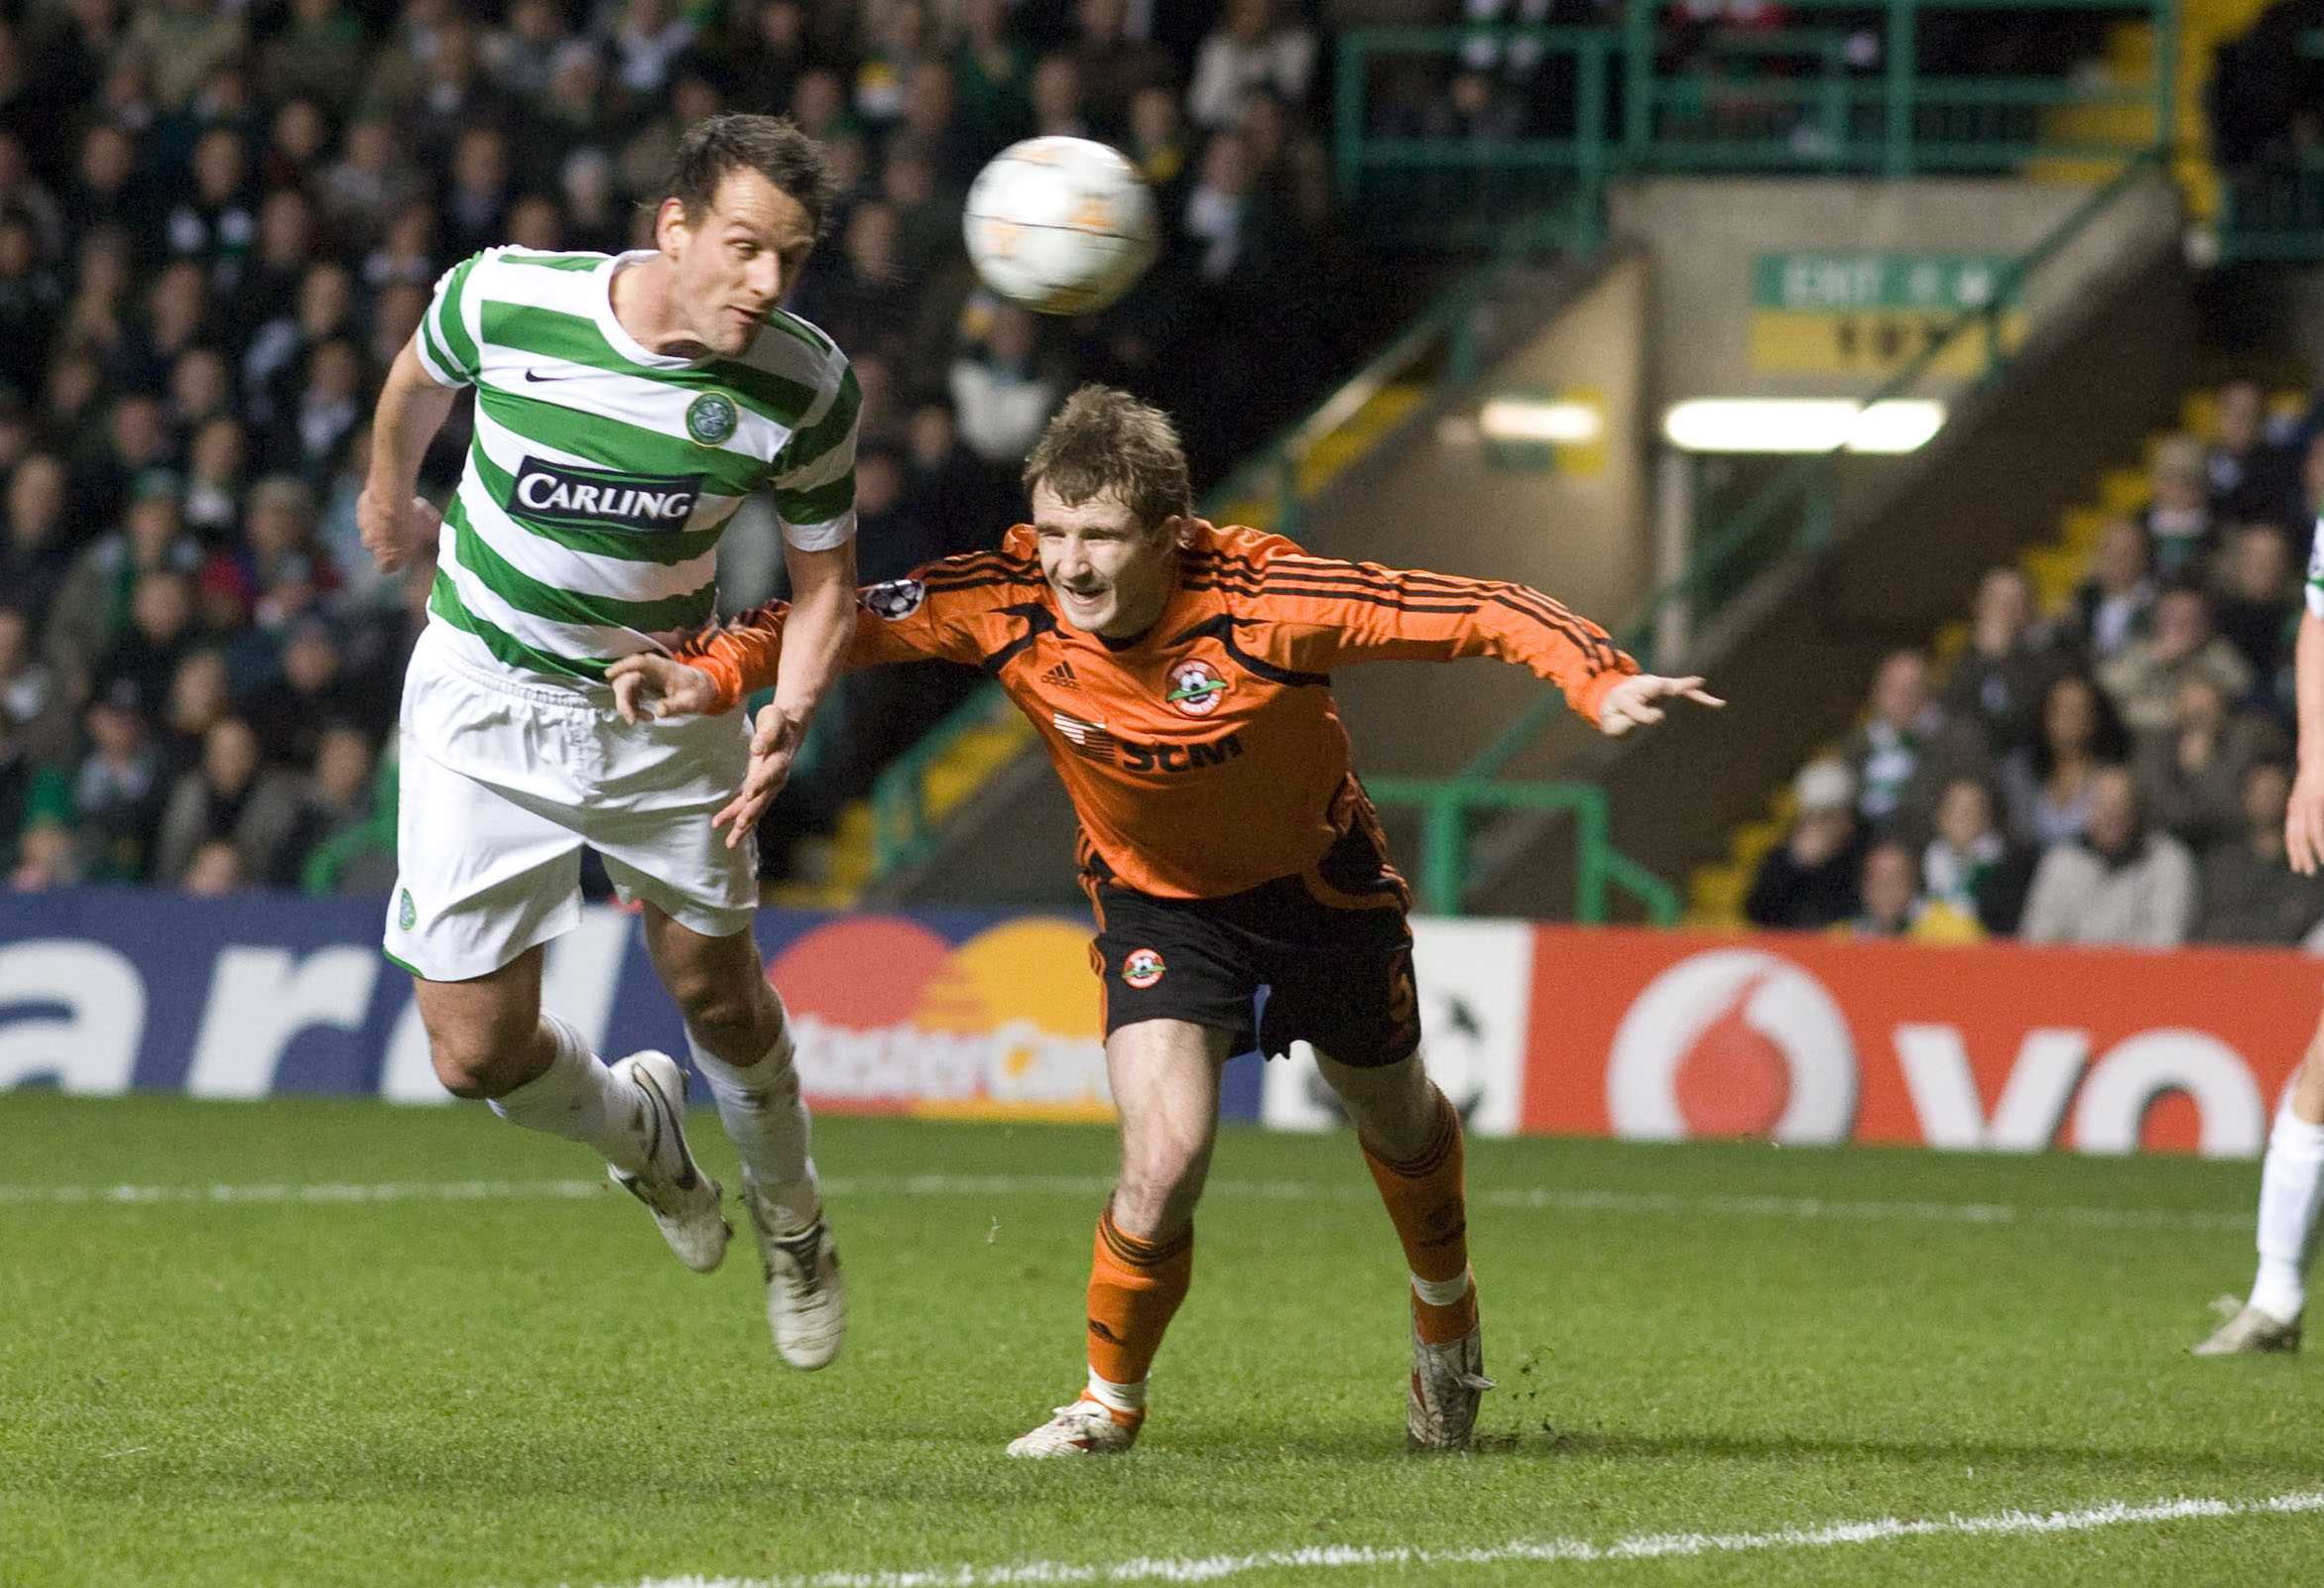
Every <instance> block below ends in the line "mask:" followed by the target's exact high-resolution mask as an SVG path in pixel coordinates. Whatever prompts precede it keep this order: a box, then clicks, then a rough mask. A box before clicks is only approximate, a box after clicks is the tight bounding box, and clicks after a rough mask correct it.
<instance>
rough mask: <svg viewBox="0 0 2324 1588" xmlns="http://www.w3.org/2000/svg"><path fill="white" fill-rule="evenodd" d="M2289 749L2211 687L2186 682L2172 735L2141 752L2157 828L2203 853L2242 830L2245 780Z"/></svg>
mask: <svg viewBox="0 0 2324 1588" xmlns="http://www.w3.org/2000/svg"><path fill="white" fill-rule="evenodd" d="M2289 749H2290V746H2288V745H2286V744H2285V743H2284V739H2283V734H2282V732H2281V731H2280V730H2279V729H2277V727H2276V726H2275V725H2274V724H2273V723H2271V722H2269V721H2267V720H2266V719H2265V718H2263V717H2257V716H2253V715H2251V714H2249V713H2243V714H2234V713H2231V711H2230V710H2229V706H2228V702H2227V699H2226V697H2225V696H2224V695H2222V694H2221V693H2220V692H2219V686H2218V685H2217V684H2216V683H2214V682H2212V681H2211V680H2210V679H2208V678H2201V677H2189V678H2183V679H2181V680H2180V682H2179V696H2178V713H2177V716H2176V717H2175V719H2174V720H2173V721H2172V724H2171V726H2170V728H2169V729H2168V730H2167V731H2165V732H2162V733H2159V734H2155V735H2153V736H2152V737H2150V738H2148V739H2147V740H2145V741H2144V742H2143V743H2141V746H2140V747H2139V756H2138V760H2137V763H2136V765H2135V770H2136V772H2137V774H2138V778H2139V792H2140V794H2141V798H2142V799H2143V801H2144V803H2145V806H2146V810H2147V812H2148V814H2149V816H2150V818H2151V819H2152V820H2153V821H2154V823H2155V825H2157V826H2159V827H2161V828H2162V829H2163V830H2165V831H2166V832H2168V833H2170V834H2171V835H2172V836H2173V837H2175V838H2177V839H2178V840H2179V841H2180V842H2181V843H2184V844H2185V845H2187V847H2188V848H2189V849H2192V850H2194V851H2196V852H2197V853H2200V852H2201V851H2202V850H2204V849H2206V848H2208V847H2209V846H2211V845H2212V844H2214V843H2216V842H2218V841H2219V840H2221V839H2223V838H2225V837H2227V836H2228V835H2229V834H2231V833H2233V832H2235V831H2237V830H2239V829H2240V828H2241V827H2242V826H2243V820H2244V818H2243V787H2244V777H2245V775H2246V774H2247V773H2248V772H2250V771H2251V769H2252V768H2253V766H2255V765H2256V764H2258V763H2260V762H2263V761H2275V760H2280V759H2281V758H2282V757H2283V756H2284V755H2285V754H2286V753H2287V752H2288V751H2289Z"/></svg>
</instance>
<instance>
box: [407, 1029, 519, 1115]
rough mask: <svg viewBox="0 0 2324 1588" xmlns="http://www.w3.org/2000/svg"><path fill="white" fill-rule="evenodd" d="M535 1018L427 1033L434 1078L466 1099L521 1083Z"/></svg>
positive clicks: (505, 1091) (503, 1092)
mask: <svg viewBox="0 0 2324 1588" xmlns="http://www.w3.org/2000/svg"><path fill="white" fill-rule="evenodd" d="M537 1027H538V1022H529V1023H524V1024H512V1023H503V1022H480V1023H478V1024H476V1025H473V1026H461V1027H456V1028H454V1029H452V1030H449V1031H442V1032H432V1033H430V1034H429V1035H428V1058H429V1059H430V1061H432V1062H433V1064H434V1066H435V1078H436V1079H437V1080H438V1081H440V1082H442V1083H443V1089H444V1090H445V1091H447V1092H449V1093H451V1094H452V1095H453V1096H454V1097H464V1098H467V1099H468V1100H469V1101H471V1102H474V1101H480V1100H482V1099H485V1098H492V1097H501V1096H505V1095H506V1094H508V1093H509V1092H511V1091H513V1090H515V1089H516V1087H517V1086H518V1085H519V1084H521V1081H520V1079H519V1078H520V1077H521V1076H522V1075H523V1073H524V1069H525V1060H526V1057H527V1055H528V1053H529V1052H530V1050H531V1044H532V1038H533V1036H534V1032H535V1030H536V1029H537Z"/></svg>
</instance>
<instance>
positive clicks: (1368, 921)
mask: <svg viewBox="0 0 2324 1588" xmlns="http://www.w3.org/2000/svg"><path fill="white" fill-rule="evenodd" d="M1094 898H1095V900H1096V903H1097V913H1098V934H1097V939H1096V941H1095V942H1093V943H1091V944H1090V960H1091V962H1092V964H1093V965H1094V967H1095V968H1096V970H1097V973H1098V978H1099V981H1100V983H1101V985H1102V986H1103V987H1104V989H1105V993H1104V997H1105V1013H1106V1035H1107V1036H1109V1037H1110V1036H1112V1035H1113V1034H1114V1032H1115V1031H1116V1030H1118V1029H1119V1028H1121V1027H1124V1026H1131V1025H1135V1024H1137V1023H1138V1022H1139V1021H1142V1020H1181V1021H1186V1022H1188V1023H1189V1024H1191V1025H1196V1026H1204V1027H1208V1028H1210V1029H1211V1030H1214V1031H1225V1032H1229V1033H1231V1034H1233V1036H1234V1038H1235V1044H1236V1045H1235V1048H1234V1051H1236V1052H1238V1053H1240V1052H1247V1051H1249V1050H1250V1049H1251V1048H1252V1047H1254V1046H1256V1047H1258V1048H1259V1050H1260V1051H1261V1052H1263V1053H1265V1054H1267V1055H1268V1056H1270V1057H1274V1056H1277V1055H1279V1054H1282V1053H1284V1052H1287V1051H1289V1049H1290V1045H1291V1043H1293V1042H1295V1041H1305V1042H1311V1043H1313V1044H1314V1045H1315V1047H1316V1048H1317V1049H1318V1050H1319V1051H1321V1052H1323V1053H1326V1054H1328V1055H1329V1056H1331V1057H1332V1058H1335V1059H1337V1060H1339V1062H1341V1063H1343V1064H1352V1065H1355V1066H1357V1067H1359V1068H1372V1067H1376V1066H1378V1065H1382V1064H1393V1063H1396V1062H1397V1061H1398V1060H1400V1059H1402V1058H1404V1057H1406V1056H1407V1054H1409V1053H1410V1052H1411V1051H1412V1050H1413V1049H1414V1048H1416V1047H1418V1046H1419V1045H1420V1018H1419V1004H1418V1000H1417V998H1416V997H1415V996H1414V994H1413V988H1412V931H1411V927H1410V926H1408V925H1407V924H1406V921H1405V913H1404V911H1403V910H1402V909H1400V908H1397V907H1396V906H1394V905H1382V906H1378V907H1375V908H1372V909H1360V910H1348V909H1339V908H1335V907H1333V906H1330V905H1326V904H1323V903H1322V902H1320V901H1319V900H1317V899H1316V898H1315V897H1314V895H1313V894H1311V893H1310V892H1308V890H1307V887H1306V885H1305V884H1304V883H1303V882H1302V881H1301V880H1300V879H1299V878H1297V877H1280V878H1278V879H1276V880H1275V881H1274V882H1270V883H1263V884H1261V885H1260V886H1259V887H1257V888H1253V889H1249V890H1247V891H1245V892H1243V893H1239V894H1231V895H1229V896H1227V897H1225V898H1223V899H1158V898H1156V897H1154V896H1153V895H1151V894H1143V893H1138V892H1136V891H1135V890H1132V889H1128V888H1123V887H1121V886H1119V885H1118V884H1114V883H1105V884H1102V885H1100V886H1098V887H1097V888H1096V889H1095V890H1094ZM1263 989H1264V991H1265V995H1266V996H1265V998H1264V1000H1263V999H1262V998H1261V996H1260V995H1261V992H1262V990H1263Z"/></svg>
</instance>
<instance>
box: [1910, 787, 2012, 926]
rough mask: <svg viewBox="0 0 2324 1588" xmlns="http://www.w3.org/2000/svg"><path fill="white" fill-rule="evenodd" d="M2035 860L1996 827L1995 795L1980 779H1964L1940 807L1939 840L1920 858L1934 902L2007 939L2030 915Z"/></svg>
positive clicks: (1930, 843)
mask: <svg viewBox="0 0 2324 1588" xmlns="http://www.w3.org/2000/svg"><path fill="white" fill-rule="evenodd" d="M2034 858H2035V857H2034V853H2033V851H2032V850H2031V849H2030V848H2028V847H2026V846H2025V845H2024V844H2021V843H2017V842H2014V841H2013V840H2012V839H2011V838H2010V837H2009V835H2008V834H2006V833H2004V832H2003V831H2002V830H2001V828H2000V826H1999V825H1998V824H1997V823H1996V822H1995V820H1994V802H1993V791H1992V790H1991V789H1990V788H1988V787H1987V786H1986V784H1985V783H1984V782H1983V781H1981V780H1979V779H1976V778H1960V779H1956V780H1955V781H1954V782H1952V783H1950V784H1948V785H1947V786H1946V788H1945V793H1944V797H1943V798H1942V799H1940V800H1939V801H1938V803H1937V811H1936V836H1935V837H1933V838H1931V839H1929V841H1928V847H1927V848H1925V849H1923V850H1922V851H1921V855H1920V875H1921V882H1922V886H1923V887H1924V888H1925V889H1926V891H1927V895H1928V898H1929V899H1930V900H1931V901H1932V902H1937V903H1942V904H1944V905H1945V906H1946V907H1947V908H1949V909H1950V910H1951V911H1953V912H1954V914H1956V915H1957V916H1960V917H1962V918H1963V919H1965V920H1972V921H1975V922H1976V923H1977V924H1978V925H1980V926H1982V927H1983V928H1984V929H1985V930H1986V931H1988V932H1990V933H1992V934H1994V935H1995V936H2001V937H2006V936H2009V935H2011V934H2012V933H2014V932H2016V931H2017V929H2018V917H2019V916H2022V915H2023V914H2024V912H2025V891H2026V889H2027V888H2029V887H2030V886H2032V882H2033V864H2034Z"/></svg>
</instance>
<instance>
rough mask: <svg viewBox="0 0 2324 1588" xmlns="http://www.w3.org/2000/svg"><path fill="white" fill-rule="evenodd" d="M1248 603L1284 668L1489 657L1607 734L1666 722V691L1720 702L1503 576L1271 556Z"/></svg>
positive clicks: (1307, 669) (1325, 669) (1692, 682)
mask: <svg viewBox="0 0 2324 1588" xmlns="http://www.w3.org/2000/svg"><path fill="white" fill-rule="evenodd" d="M1253 610H1254V611H1255V612H1256V613H1258V614H1260V615H1265V616H1270V617H1273V618H1274V619H1275V622H1274V625H1273V634H1274V636H1275V638H1274V640H1273V641H1272V642H1271V643H1272V645H1273V647H1274V648H1275V649H1277V650H1279V651H1280V652H1281V653H1282V655H1280V656H1279V657H1277V658H1275V660H1277V661H1278V662H1279V663H1280V664H1281V665H1284V666H1287V667H1291V668H1295V669H1298V670H1300V671H1302V672H1330V671H1331V670H1332V669H1333V668H1336V667H1345V666H1347V665H1349V664H1351V663H1357V662H1381V661H1393V660H1399V659H1402V660H1410V661H1424V662H1449V661H1452V660H1454V659H1456V658H1459V657H1496V658H1499V659H1500V660H1502V661H1504V662H1514V663H1516V664H1518V665H1519V666H1521V667H1527V668H1530V669H1531V670H1532V671H1533V672H1534V673H1535V674H1536V675H1538V676H1540V677H1543V678H1546V679H1548V680H1549V681H1550V682H1552V683H1554V684H1556V685H1557V686H1558V688H1560V689H1561V690H1563V691H1564V692H1565V698H1566V700H1567V702H1568V703H1570V704H1571V705H1572V706H1573V708H1574V710H1576V711H1577V712H1579V713H1581V715H1583V716H1584V717H1587V718H1588V719H1589V720H1590V722H1591V723H1592V725H1593V726H1595V727H1596V728H1597V729H1598V730H1599V731H1600V732H1601V733H1606V734H1624V733H1628V732H1630V731H1631V730H1632V729H1633V728H1639V727H1645V726H1648V725H1650V724H1652V723H1656V722H1659V721H1661V720H1662V718H1663V716H1664V714H1665V713H1664V708H1663V707H1662V706H1661V705H1659V704H1657V703H1656V702H1658V701H1663V700H1667V699H1670V698H1673V697H1676V698H1681V699H1687V700H1693V701H1697V702H1699V703H1700V704H1703V705H1707V706H1717V705H1719V704H1721V703H1722V702H1721V701H1720V700H1719V699H1718V698H1717V697H1716V696H1714V695H1712V694H1710V693H1709V692H1707V691H1706V690H1705V689H1704V688H1703V680H1702V679H1700V678H1664V677H1659V676H1656V675H1654V674H1651V673H1642V672H1639V668H1638V664H1637V663H1636V662H1635V661H1633V660H1632V659H1631V658H1630V657H1629V656H1627V655H1625V654H1624V653H1623V652H1622V650H1621V649H1620V648H1619V647H1617V646H1616V645H1615V644H1614V642H1613V640H1612V639H1611V638H1609V637H1608V636H1607V633H1606V631H1605V630H1604V629H1601V628H1599V627H1598V626H1597V625H1596V624H1595V623H1592V622H1590V620H1589V619H1587V618H1584V617H1582V616H1580V615H1579V614H1577V613H1575V612H1572V611H1570V610H1568V609H1567V608H1566V607H1564V606H1563V605H1561V604H1559V603H1558V602H1556V601H1554V600H1552V599H1550V598H1549V597H1548V596H1546V595H1543V594H1542V593H1541V592H1540V591H1538V590H1535V589H1531V588H1529V586H1526V585H1523V584H1513V583H1510V582H1508V581H1506V580H1500V579H1468V578H1460V577H1457V576H1454V575H1451V574H1444V573H1430V572H1427V571H1425V570H1423V569H1417V568H1389V567H1382V566H1381V565H1380V564H1378V563H1376V562H1345V561H1341V560H1339V559H1337V558H1333V557H1318V556H1307V555H1305V554H1303V553H1299V554H1288V555H1284V554H1278V555H1275V556H1272V557H1269V558H1268V559H1267V560H1266V561H1265V562H1264V563H1262V565H1261V572H1260V583H1259V590H1258V599H1257V601H1256V602H1255V603H1254V606H1253Z"/></svg>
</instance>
